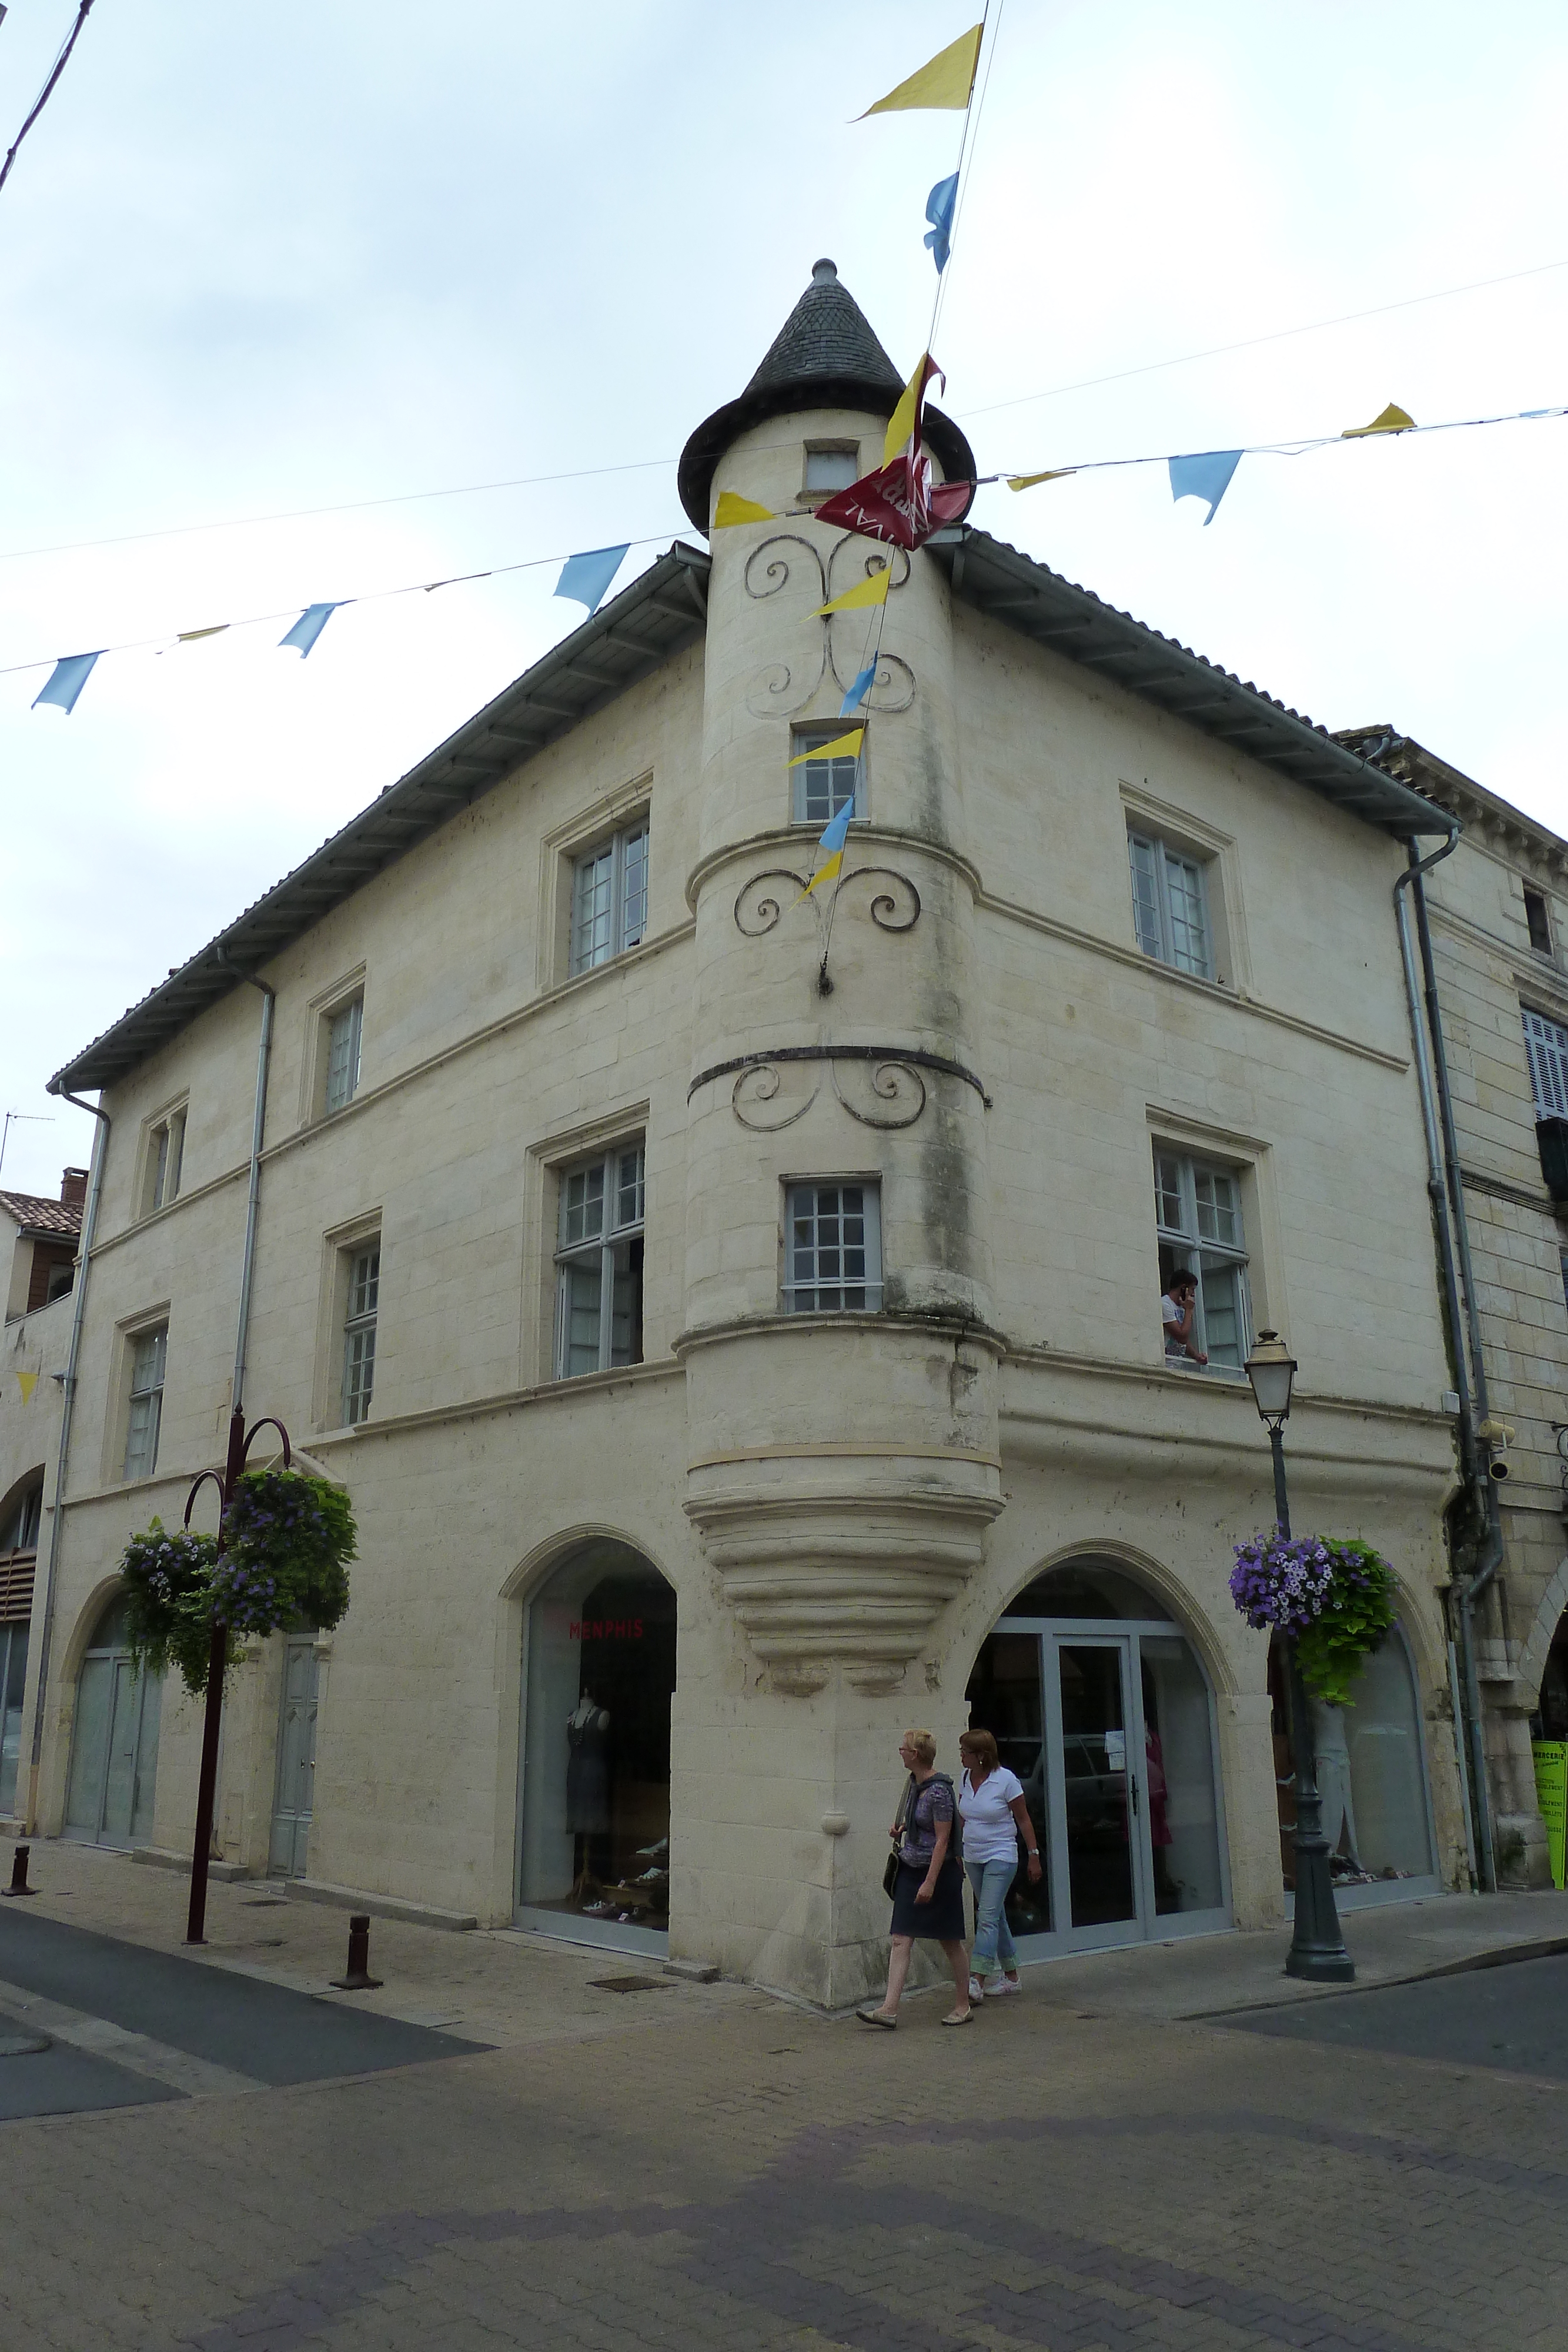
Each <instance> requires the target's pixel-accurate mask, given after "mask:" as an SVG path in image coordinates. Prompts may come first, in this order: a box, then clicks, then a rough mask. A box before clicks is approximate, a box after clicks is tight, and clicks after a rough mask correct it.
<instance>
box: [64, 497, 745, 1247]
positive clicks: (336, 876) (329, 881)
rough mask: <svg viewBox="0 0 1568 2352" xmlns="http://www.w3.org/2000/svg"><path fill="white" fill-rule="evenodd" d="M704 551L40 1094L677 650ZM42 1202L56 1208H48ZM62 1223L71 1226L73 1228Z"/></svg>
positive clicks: (146, 1040)
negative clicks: (48, 1206)
mask: <svg viewBox="0 0 1568 2352" xmlns="http://www.w3.org/2000/svg"><path fill="white" fill-rule="evenodd" d="M707 574H708V558H707V555H706V552H705V551H704V550H702V549H701V548H696V547H687V546H685V545H684V544H682V543H681V542H680V541H677V542H676V544H675V545H674V547H672V548H671V550H670V551H669V553H668V554H667V555H662V556H661V557H660V558H659V560H658V562H656V563H653V564H651V565H650V566H649V568H648V570H647V571H646V572H643V573H642V575H641V576H640V578H638V579H636V580H633V581H632V584H631V586H630V587H628V588H624V589H622V593H620V595H619V596H616V597H613V598H612V600H611V601H610V603H609V604H601V606H600V608H599V610H598V612H597V613H595V614H593V616H592V618H591V620H588V621H585V622H584V623H583V625H582V626H581V628H580V629H574V630H573V632H572V634H571V635H570V637H566V638H564V639H563V640H562V642H561V643H560V644H559V646H552V647H551V648H550V650H549V653H548V654H546V655H545V656H544V658H543V659H542V660H541V661H537V662H535V664H534V666H533V667H532V668H531V669H528V670H525V671H524V672H523V675H522V677H519V678H517V679H516V680H515V681H514V683H513V684H512V685H510V686H509V687H507V689H506V691H505V693H503V694H498V695H497V697H496V698H495V700H494V701H493V702H489V703H486V706H485V708H484V709H483V710H480V711H478V712H476V714H475V716H474V717H473V718H472V719H468V720H467V721H466V722H465V724H464V725H463V726H461V727H460V728H459V729H458V730H457V731H456V733H455V735H449V736H448V737H447V739H446V740H445V742H444V743H442V744H440V745H438V746H437V748H436V749H435V750H434V751H432V752H431V753H430V754H429V755H428V756H427V757H426V758H425V759H423V760H422V761H420V762H419V765H418V766H417V767H416V768H411V769H410V770H409V772H408V773H407V775H406V776H404V777H402V780H401V781H400V782H397V783H395V784H389V785H388V786H387V788H386V790H385V791H384V792H383V793H381V794H380V795H379V796H378V797H377V798H376V799H375V800H373V801H372V802H371V804H370V806H369V807H368V808H366V809H361V812H360V814H359V815H358V816H356V817H352V818H350V822H349V823H348V824H346V825H344V826H343V828H342V830H341V832H340V833H335V834H334V835H332V837H331V839H330V840H329V841H326V842H323V844H322V845H321V847H320V848H319V849H318V850H315V851H313V852H312V854H311V855H310V856H308V858H307V859H306V860H305V862H304V864H303V865H302V866H296V867H295V869H294V871H293V873H292V874H287V875H285V877H284V878H283V880H282V881H281V882H278V883H277V884H275V885H274V887H273V888H272V889H270V890H268V891H267V895H266V896H265V898H258V899H257V900H256V903H255V905H254V906H252V907H247V908H246V911H245V913H244V914H243V915H241V916H240V917H239V918H238V919H237V920H236V921H235V922H233V923H231V924H230V925H229V926H228V928H227V929H226V930H223V931H220V932H219V933H218V936H217V938H216V939H215V940H211V941H210V942H209V943H208V945H207V946H206V947H204V948H203V949H202V950H201V951H200V953H199V954H197V955H193V957H192V958H191V960H190V961H189V962H188V963H183V964H180V965H178V966H176V967H175V969H174V970H173V971H171V972H170V974H169V977H168V978H167V980H165V981H162V982H161V983H160V984H159V986H158V987H156V988H155V989H153V991H152V993H151V995H148V996H144V997H143V998H142V1000H141V1003H140V1004H134V1005H132V1006H131V1010H130V1011H129V1012H128V1013H122V1014H121V1015H120V1019H119V1020H118V1021H117V1022H116V1023H115V1024H114V1025H113V1027H112V1028H110V1029H106V1030H105V1031H104V1033H103V1034H102V1036H101V1037H98V1038H95V1039H94V1041H93V1043H92V1044H91V1045H89V1046H88V1047H87V1048H86V1050H85V1051H84V1052H82V1053H80V1054H78V1055H77V1056H76V1058H75V1059H74V1060H73V1061H70V1062H68V1063H67V1064H66V1066H65V1067H64V1068H63V1069H61V1070H57V1071H56V1073H55V1075H54V1076H53V1077H52V1078H51V1079H50V1080H49V1091H50V1093H51V1094H65V1093H72V1094H74V1093H78V1092H80V1091H81V1090H82V1089H83V1088H89V1089H90V1088H93V1087H109V1086H113V1085H114V1084H115V1082H116V1081H117V1080H118V1079H120V1078H122V1077H124V1076H126V1075H127V1074H128V1073H129V1072H130V1071H131V1070H133V1069H134V1068H135V1067H136V1066H137V1065H138V1063H140V1062H144V1061H145V1060H146V1059H147V1058H148V1056H149V1055H152V1054H155V1053H157V1052H158V1050H159V1049H160V1047H161V1046H163V1045H167V1044H168V1043H169V1041H170V1039H171V1038H172V1037H177V1036H178V1035H179V1034H180V1032H181V1031H182V1030H183V1029H184V1028H187V1027H188V1026H189V1024H191V1023H192V1022H193V1021H194V1020H195V1019H196V1018H197V1017H198V1015H199V1014H201V1013H204V1012H205V1011H206V1010H207V1008H208V1006H209V1005H212V1004H215V1003H217V1002H218V1000H219V998H220V997H225V996H227V995H228V994H229V992H230V991H231V990H232V989H235V988H237V987H238V986H239V985H240V984H241V981H240V975H241V973H242V972H245V971H256V969H257V968H258V967H259V966H260V965H262V964H264V963H266V962H267V960H268V958H269V957H272V956H275V955H277V953H278V951H279V950H281V949H283V948H286V947H287V946H288V944H289V942H290V941H291V940H297V939H298V938H300V937H301V936H302V935H303V934H304V933H305V932H306V931H308V929H310V927H311V925H312V924H313V923H317V922H319V920H320V919H321V917H322V916H323V915H325V914H328V913H329V912H330V910H331V909H332V908H334V907H336V906H340V904H341V903H342V901H343V900H344V899H345V898H351V897H352V895H353V893H354V892H355V891H356V890H357V889H359V888H360V887H361V884H363V883H365V882H368V881H370V880H371V877H372V876H374V875H376V874H379V873H380V872H381V871H382V867H383V866H391V865H392V863H393V862H394V861H395V860H396V859H397V858H399V857H401V856H402V854H403V852H404V851H405V850H407V849H412V848H413V845H414V844H415V843H416V842H419V841H423V839H424V837H425V835H427V834H431V833H434V831H435V830H436V828H437V826H439V825H443V824H445V822H446V820H447V818H448V817H449V816H453V815H455V814H456V812H457V810H459V809H461V808H466V807H467V806H468V805H469V804H470V803H471V802H474V801H476V800H478V799H479V798H480V797H481V796H482V795H483V794H484V793H487V792H489V791H490V790H491V789H492V788H493V787H494V786H495V785H497V784H498V783H500V782H502V781H503V780H504V779H505V778H506V777H507V776H508V775H510V774H511V773H512V772H513V771H514V770H515V769H516V768H517V764H518V762H519V761H521V760H524V759H526V758H528V756H529V754H530V753H532V752H535V751H542V750H543V749H544V747H545V745H546V744H547V743H550V742H553V741H554V740H555V738H556V737H557V736H558V735H564V734H565V733H566V732H567V730H568V729H569V728H571V727H575V726H576V724H577V722H578V720H579V719H587V718H588V717H590V716H591V713H592V712H594V711H595V710H598V709H601V708H602V707H603V705H604V704H605V703H607V702H611V701H612V700H613V699H614V698H615V697H616V696H617V695H618V694H621V693H622V692H623V691H624V690H625V688H627V687H629V686H634V685H636V684H637V682H638V680H639V679H641V678H643V677H647V676H648V675H649V674H650V673H651V672H652V671H653V670H655V669H657V668H658V667H660V665H661V664H662V663H664V662H665V661H667V660H668V659H669V658H670V656H671V655H672V654H675V653H678V652H679V651H680V650H681V649H682V647H683V646H686V645H689V644H690V643H691V641H692V639H693V638H694V637H695V636H697V635H699V634H700V633H701V631H702V629H703V627H704V626H705V625H706V617H707ZM49 1205H51V1206H52V1205H57V1204H54V1203H51V1204H49ZM73 1230H74V1229H73Z"/></svg>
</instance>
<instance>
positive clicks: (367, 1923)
mask: <svg viewBox="0 0 1568 2352" xmlns="http://www.w3.org/2000/svg"><path fill="white" fill-rule="evenodd" d="M381 1981H382V1979H381V1978H380V1977H373V1976H371V1915H370V1913H369V1912H368V1911H356V1912H355V1913H354V1914H353V1916H351V1918H350V1921H349V1965H348V1968H347V1969H346V1970H345V1971H344V1973H343V1974H342V1975H341V1976H340V1977H334V1978H333V1979H332V1985H333V1988H334V1990H336V1991H338V1992H373V1991H374V1990H375V1988H376V1986H377V1985H379V1984H380V1983H381Z"/></svg>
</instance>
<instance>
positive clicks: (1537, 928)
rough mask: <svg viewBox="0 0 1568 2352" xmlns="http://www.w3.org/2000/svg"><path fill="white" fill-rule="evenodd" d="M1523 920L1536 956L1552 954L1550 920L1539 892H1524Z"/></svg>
mask: <svg viewBox="0 0 1568 2352" xmlns="http://www.w3.org/2000/svg"><path fill="white" fill-rule="evenodd" d="M1524 919H1525V921H1526V923H1527V924H1528V925H1529V927H1530V944H1531V947H1532V948H1533V949H1534V950H1535V952H1536V954H1537V955H1545V956H1549V955H1550V954H1551V953H1552V919H1551V917H1550V915H1549V914H1548V913H1547V910H1546V901H1545V899H1544V898H1542V895H1541V893H1540V891H1539V890H1531V889H1527V890H1526V891H1525V894H1524Z"/></svg>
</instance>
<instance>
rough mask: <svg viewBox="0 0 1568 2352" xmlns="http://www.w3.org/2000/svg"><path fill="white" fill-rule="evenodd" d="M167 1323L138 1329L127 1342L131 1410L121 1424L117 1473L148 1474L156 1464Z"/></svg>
mask: <svg viewBox="0 0 1568 2352" xmlns="http://www.w3.org/2000/svg"><path fill="white" fill-rule="evenodd" d="M168 1352H169V1326H168V1325H167V1324H166V1323H160V1324H159V1326H158V1328H157V1329H156V1330H153V1331H138V1332H137V1333H136V1334H135V1336H134V1337H133V1339H131V1413H130V1418H129V1420H128V1421H127V1423H126V1428H125V1462H124V1465H123V1468H122V1471H121V1475H122V1476H124V1477H127V1478H151V1477H152V1473H153V1471H154V1470H155V1469H156V1468H157V1466H158V1432H159V1428H160V1426H161V1424H162V1419H163V1365H164V1360H165V1358H166V1357H167V1355H168Z"/></svg>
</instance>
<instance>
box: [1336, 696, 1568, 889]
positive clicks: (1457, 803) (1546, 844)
mask: <svg viewBox="0 0 1568 2352" xmlns="http://www.w3.org/2000/svg"><path fill="white" fill-rule="evenodd" d="M1335 740H1336V741H1337V742H1341V743H1343V744H1346V745H1348V746H1349V748H1350V749H1351V750H1352V751H1355V752H1357V753H1358V754H1359V756H1360V757H1361V758H1362V759H1364V760H1369V761H1372V763H1373V765H1374V766H1375V767H1378V768H1382V769H1383V770H1384V771H1385V772H1386V773H1387V774H1389V775H1391V776H1397V777H1398V778H1399V780H1400V781H1401V782H1403V783H1407V784H1411V785H1413V786H1414V787H1415V789H1416V791H1417V792H1421V793H1426V795H1427V798H1428V800H1433V801H1436V802H1437V805H1438V806H1439V808H1445V809H1447V810H1448V813H1449V814H1450V815H1452V816H1456V817H1458V820H1459V822H1460V824H1466V825H1469V826H1472V827H1473V828H1474V829H1475V831H1476V832H1478V833H1479V834H1481V835H1483V836H1484V837H1485V838H1487V839H1488V840H1489V841H1490V843H1491V844H1492V845H1493V846H1494V847H1496V848H1498V849H1500V851H1501V852H1502V853H1503V855H1504V856H1507V857H1509V858H1511V860H1512V861H1513V862H1514V864H1516V865H1518V866H1534V867H1536V868H1539V870H1540V871H1541V873H1542V875H1543V877H1545V879H1546V880H1547V881H1549V882H1551V883H1552V884H1554V885H1555V887H1557V888H1558V889H1561V888H1562V887H1563V883H1564V881H1565V880H1568V841H1564V840H1563V836H1562V835H1561V834H1557V833H1553V832H1552V827H1551V826H1550V825H1549V824H1542V822H1541V820H1540V818H1539V817H1533V816H1527V815H1526V814H1525V813H1524V811H1523V810H1522V809H1518V808H1515V807H1514V805H1513V803H1512V802H1511V801H1505V800H1503V799H1502V798H1501V797H1500V794H1499V793H1490V792H1488V790H1487V788H1486V786H1485V785H1484V784H1478V783H1477V782H1476V780H1475V778H1474V777H1473V776H1467V775H1466V774H1465V773H1464V772H1463V771H1462V770H1461V769H1458V768H1455V767H1452V766H1450V765H1449V763H1448V761H1447V760H1440V759H1439V758H1438V757H1437V753H1436V751H1427V747H1426V745H1425V744H1424V743H1417V742H1416V740H1415V738H1414V736H1410V735H1402V734H1401V733H1400V732H1399V730H1398V729H1397V728H1396V727H1388V726H1385V727H1341V728H1337V729H1336V730H1335Z"/></svg>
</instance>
